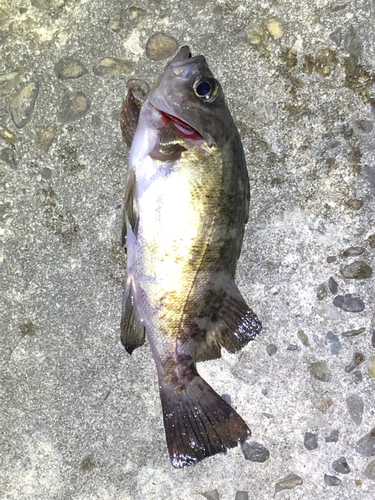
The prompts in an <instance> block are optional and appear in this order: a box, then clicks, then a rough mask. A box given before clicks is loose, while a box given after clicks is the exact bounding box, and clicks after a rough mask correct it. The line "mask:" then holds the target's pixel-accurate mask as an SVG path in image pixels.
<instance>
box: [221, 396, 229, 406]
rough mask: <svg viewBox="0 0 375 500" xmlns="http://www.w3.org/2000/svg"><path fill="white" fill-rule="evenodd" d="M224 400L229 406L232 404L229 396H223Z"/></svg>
mask: <svg viewBox="0 0 375 500" xmlns="http://www.w3.org/2000/svg"><path fill="white" fill-rule="evenodd" d="M221 397H222V399H224V401H226V402H227V403H228V405H231V404H232V398H231V397H230V395H229V394H222V395H221Z"/></svg>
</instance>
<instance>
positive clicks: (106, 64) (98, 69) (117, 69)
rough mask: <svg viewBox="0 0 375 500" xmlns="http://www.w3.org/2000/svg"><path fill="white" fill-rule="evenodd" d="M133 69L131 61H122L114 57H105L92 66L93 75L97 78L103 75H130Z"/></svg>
mask: <svg viewBox="0 0 375 500" xmlns="http://www.w3.org/2000/svg"><path fill="white" fill-rule="evenodd" d="M133 67H134V64H133V63H132V62H131V61H124V60H123V59H117V58H115V57H105V58H104V59H101V60H100V61H99V62H98V63H97V64H95V66H94V69H93V71H94V73H95V75H97V76H103V75H123V74H125V73H130V71H132V69H133Z"/></svg>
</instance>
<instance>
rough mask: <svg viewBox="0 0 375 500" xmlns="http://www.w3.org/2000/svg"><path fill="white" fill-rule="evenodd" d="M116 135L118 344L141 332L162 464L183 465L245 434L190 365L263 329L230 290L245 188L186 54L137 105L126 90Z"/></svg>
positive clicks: (200, 72)
mask: <svg viewBox="0 0 375 500" xmlns="http://www.w3.org/2000/svg"><path fill="white" fill-rule="evenodd" d="M121 128H122V132H123V137H124V140H125V141H126V142H127V144H128V145H129V146H130V145H131V149H130V159H129V169H128V174H127V184H126V191H125V206H124V226H123V238H124V241H125V240H126V248H127V277H126V281H125V286H124V299H123V314H122V322H121V340H122V343H123V344H124V346H125V349H126V350H127V352H128V353H129V354H131V353H132V351H133V350H134V349H135V348H136V347H139V346H140V345H142V344H143V343H144V341H145V334H147V338H148V341H149V343H150V346H151V349H152V353H153V357H154V360H155V364H156V368H157V373H158V380H159V388H160V399H161V404H162V409H163V417H164V427H165V435H166V439H167V445H168V450H169V454H170V458H171V462H172V465H173V466H174V467H183V466H185V465H191V464H194V463H196V462H198V461H199V460H202V459H203V458H205V457H208V456H210V455H214V454H215V453H219V452H223V451H225V450H226V448H232V447H234V446H236V445H237V444H238V443H242V442H244V441H245V440H246V439H247V438H248V437H249V436H250V430H249V428H248V427H247V425H246V423H245V422H244V421H243V419H242V418H241V417H240V416H239V415H238V414H237V413H236V412H235V410H234V409H233V408H232V407H231V406H230V405H229V404H228V403H227V402H226V401H224V400H223V399H222V398H221V397H220V396H219V395H218V394H217V393H216V392H215V391H214V390H213V389H212V387H210V386H209V385H208V384H207V382H205V381H204V380H203V379H202V378H201V377H200V376H199V375H198V372H197V367H196V362H197V361H201V360H207V359H213V358H219V357H220V351H221V347H225V348H226V349H227V350H228V351H229V352H235V351H237V350H239V349H241V348H242V347H243V346H244V345H246V344H247V343H248V342H249V341H250V340H252V339H253V338H254V337H255V335H256V334H257V333H259V332H260V330H261V324H260V322H259V320H258V318H257V317H256V315H255V314H254V313H253V312H252V310H251V309H250V308H249V307H248V306H247V304H246V302H245V300H244V299H243V297H242V295H241V293H240V292H239V290H238V288H237V286H236V284H235V282H234V276H235V272H236V265H237V260H238V257H239V255H240V252H241V246H242V239H243V234H244V227H245V224H246V222H247V219H248V210H249V198H250V195H249V179H248V174H247V169H246V164H245V158H244V153H243V149H242V144H241V140H240V137H239V134H238V131H237V128H236V126H235V124H234V122H233V119H232V116H231V114H230V112H229V110H228V108H227V105H226V103H225V100H224V95H223V91H222V88H221V86H220V84H219V82H218V81H217V80H216V79H215V78H214V76H213V74H212V73H211V71H210V70H209V68H208V66H207V63H206V60H205V58H204V57H203V56H196V57H192V56H191V53H190V51H189V47H187V46H185V47H182V48H181V49H180V50H179V52H178V53H177V55H176V56H175V57H174V58H173V59H172V60H171V61H170V62H169V63H168V65H167V66H166V68H165V71H164V73H163V74H162V75H161V76H160V77H159V78H158V79H157V81H156V83H155V85H154V87H153V88H152V90H151V92H150V94H149V95H148V97H147V99H146V100H145V102H144V103H143V105H142V107H141V106H140V102H139V101H138V100H137V99H135V97H134V96H133V94H132V92H131V91H129V93H128V96H127V99H126V100H125V101H124V103H123V110H122V119H121Z"/></svg>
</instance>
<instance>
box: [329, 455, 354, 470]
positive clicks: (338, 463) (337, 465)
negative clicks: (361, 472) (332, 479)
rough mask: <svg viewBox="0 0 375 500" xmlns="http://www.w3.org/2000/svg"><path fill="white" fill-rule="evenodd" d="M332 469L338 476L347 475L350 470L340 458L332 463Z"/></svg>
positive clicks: (344, 459)
mask: <svg viewBox="0 0 375 500" xmlns="http://www.w3.org/2000/svg"><path fill="white" fill-rule="evenodd" d="M332 468H333V470H335V471H336V472H338V473H339V474H349V472H350V470H351V469H350V467H349V464H348V462H347V461H346V458H345V457H340V458H338V459H337V460H335V461H334V462H332Z"/></svg>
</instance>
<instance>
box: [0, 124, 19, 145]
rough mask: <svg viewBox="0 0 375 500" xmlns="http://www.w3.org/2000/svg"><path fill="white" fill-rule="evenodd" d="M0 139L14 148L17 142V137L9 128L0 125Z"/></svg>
mask: <svg viewBox="0 0 375 500" xmlns="http://www.w3.org/2000/svg"><path fill="white" fill-rule="evenodd" d="M0 137H1V138H2V139H4V141H5V142H7V143H8V144H10V145H11V146H15V145H16V144H17V142H18V137H17V136H16V134H14V133H13V132H12V131H11V130H9V128H6V127H3V126H2V125H0Z"/></svg>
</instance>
